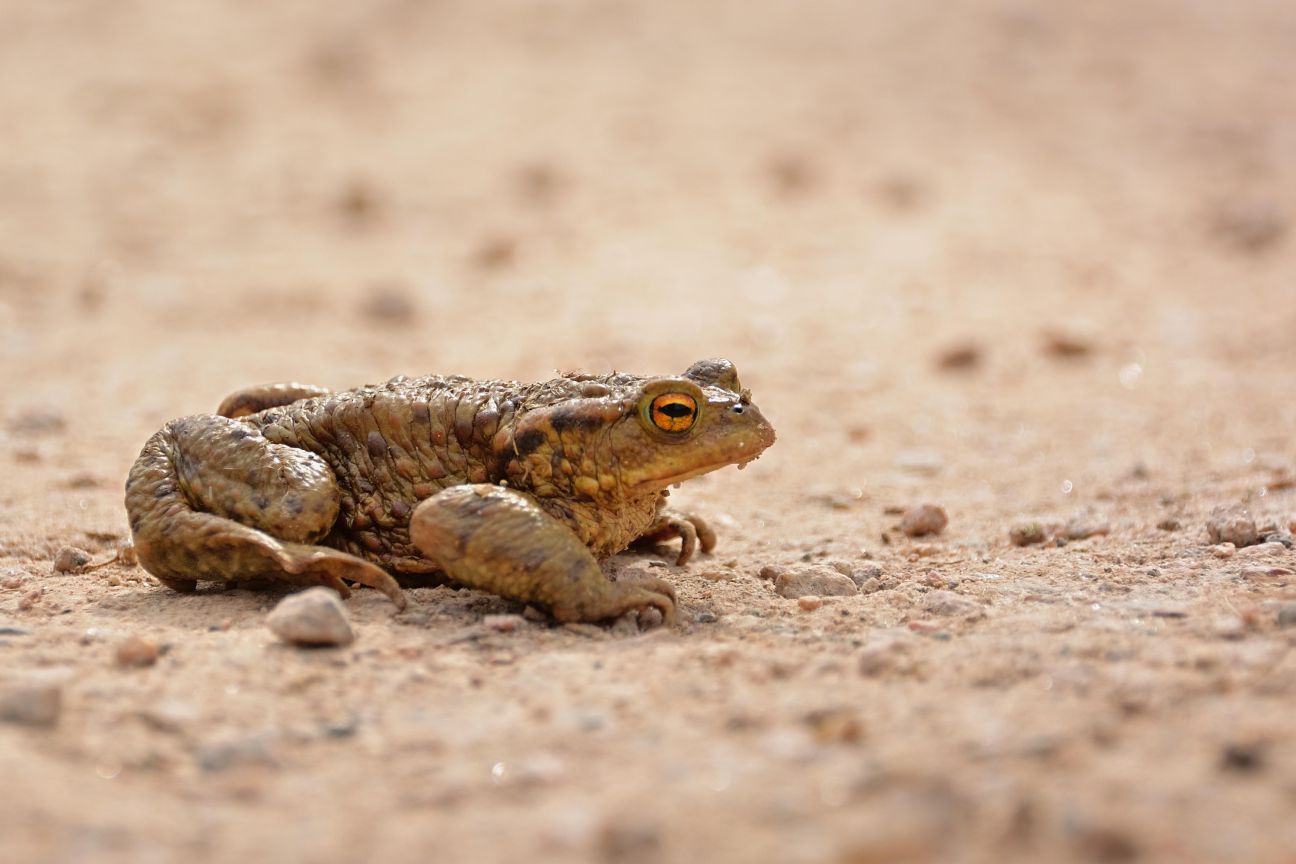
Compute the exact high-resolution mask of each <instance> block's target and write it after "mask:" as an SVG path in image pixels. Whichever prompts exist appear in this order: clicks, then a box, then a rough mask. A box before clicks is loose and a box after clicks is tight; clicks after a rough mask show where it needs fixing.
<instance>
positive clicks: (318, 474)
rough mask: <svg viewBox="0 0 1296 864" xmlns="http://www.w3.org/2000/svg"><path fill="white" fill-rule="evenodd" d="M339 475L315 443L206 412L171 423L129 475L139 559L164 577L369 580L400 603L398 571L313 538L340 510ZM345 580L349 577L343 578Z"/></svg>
mask: <svg viewBox="0 0 1296 864" xmlns="http://www.w3.org/2000/svg"><path fill="white" fill-rule="evenodd" d="M338 502H339V492H338V487H337V480H336V479H335V478H334V476H333V472H332V470H331V469H329V467H328V465H326V464H325V463H324V461H323V460H322V459H320V458H319V457H318V456H316V455H315V454H313V453H308V452H306V451H304V450H297V449H294V448H292V447H285V446H282V445H279V444H272V443H270V442H269V441H267V440H266V439H265V437H264V436H262V435H261V433H260V432H258V431H257V430H255V429H252V428H250V427H248V426H245V425H244V424H242V423H239V422H237V421H235V420H229V419H226V418H224V417H216V416H212V415H206V416H198V417H186V418H183V419H181V420H175V421H172V422H171V423H168V424H167V425H166V427H165V428H163V430H162V431H161V432H159V433H158V434H156V435H154V436H153V437H152V438H151V439H150V440H149V442H148V444H146V445H145V447H144V452H143V453H141V454H140V458H139V460H138V461H137V462H136V463H135V466H134V467H133V468H132V469H131V473H130V476H129V478H128V479H127V481H126V505H127V509H128V512H130V514H131V533H132V535H133V537H134V543H135V553H136V555H137V556H138V558H139V562H140V564H142V565H143V566H144V569H146V570H148V571H149V572H150V573H152V574H153V575H154V576H156V577H157V578H158V580H159V581H161V582H162V584H164V585H167V586H169V587H171V588H174V589H176V590H178V591H192V590H193V589H194V587H195V585H196V584H197V582H198V581H199V580H215V581H219V582H243V581H249V580H255V579H271V580H274V581H278V582H285V583H288V584H291V585H298V586H303V587H305V586H310V585H327V586H328V587H330V588H333V589H335V590H337V591H338V593H340V594H342V595H343V596H344V597H345V596H347V595H348V594H349V593H350V592H349V590H348V589H347V586H346V581H350V582H357V583H359V584H361V585H368V586H369V587H371V588H375V589H377V590H379V591H381V592H382V593H383V594H385V595H387V596H388V597H390V598H391V599H392V602H394V603H395V604H396V605H397V607H399V608H402V609H403V608H404V607H405V595H404V593H403V592H402V591H401V589H400V586H399V585H398V584H396V580H395V579H393V578H392V577H391V575H389V574H388V573H387V572H386V571H384V570H383V569H382V568H380V567H378V566H376V565H374V564H370V563H369V562H367V561H365V560H363V559H361V558H357V557H356V556H354V555H348V554H347V553H345V552H339V551H338V550H336V549H329V548H326V547H323V546H317V545H314V544H315V542H316V541H318V540H319V539H320V538H322V537H323V536H324V535H325V534H326V533H327V532H328V530H329V526H331V525H332V524H333V523H334V521H336V519H337V514H338V507H339V503H338ZM344 580H346V581H344Z"/></svg>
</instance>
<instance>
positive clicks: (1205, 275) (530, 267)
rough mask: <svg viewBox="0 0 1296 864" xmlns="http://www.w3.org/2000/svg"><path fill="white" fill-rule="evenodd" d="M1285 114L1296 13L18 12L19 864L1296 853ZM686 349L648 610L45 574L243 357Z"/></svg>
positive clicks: (154, 2) (99, 522) (662, 365)
mask: <svg viewBox="0 0 1296 864" xmlns="http://www.w3.org/2000/svg"><path fill="white" fill-rule="evenodd" d="M1294 91H1296V14H1293V12H1292V8H1291V4H1290V3H1289V2H1280V0H1247V2H1235V3H1174V2H1169V0H1148V2H1143V3H1137V4H1134V3H1116V2H1098V3H1081V2H1070V3H1050V4H1035V3H1026V2H1010V0H977V2H966V3H960V4H957V5H951V4H948V3H941V2H936V0H919V2H909V3H884V2H872V0H870V2H846V0H839V2H833V0H829V2H824V3H815V4H806V3H797V2H791V0H787V2H759V3H756V2H747V3H737V2H716V3H695V2H682V0H661V2H654V3H629V2H575V0H543V2H542V0H532V2H524V0H510V2H496V3H469V2H440V3H419V2H413V0H380V2H374V3H368V4H320V3H308V2H303V0H276V2H261V3H248V2H237V0H221V2H211V3H200V2H162V0H122V2H116V3H91V2H73V3H22V2H17V0H12V2H5V3H3V4H0V116H2V117H3V130H4V131H3V135H2V137H0V190H3V194H0V333H3V340H0V375H2V376H3V382H4V397H3V400H0V463H2V464H3V477H4V479H3V481H0V661H2V669H0V715H3V716H5V717H6V718H7V720H6V721H5V722H0V777H2V778H3V781H0V849H3V854H2V855H0V857H3V858H4V860H6V861H12V862H172V861H186V862H207V861H239V862H246V864H251V862H261V861H280V862H281V861H294V862H312V864H314V862H319V864H326V862H350V861H357V862H358V861H383V862H398V864H400V862H423V861H445V862H453V861H484V862H490V861H501V862H504V861H509V862H517V861H547V860H553V861H599V862H647V861H678V862H692V861H741V862H755V861H770V862H806V864H817V862H840V864H863V862H882V861H898V860H937V859H940V860H951V861H1005V860H1023V861H1027V860H1029V861H1041V860H1095V861H1161V860H1163V861H1220V862H1224V861H1230V862H1237V861H1251V862H1291V861H1293V860H1296V651H1294V650H1293V646H1296V605H1293V604H1296V575H1293V573H1292V571H1293V570H1296V552H1293V551H1291V549H1290V548H1289V547H1288V546H1286V545H1284V544H1285V543H1287V542H1289V540H1287V539H1286V538H1287V535H1289V534H1290V533H1291V532H1292V530H1293V528H1294V527H1296V526H1293V525H1292V521H1293V519H1294V518H1296V441H1293V430H1296V399H1294V398H1293V392H1294V390H1293V383H1296V377H1294V375H1293V369H1294V368H1296V339H1294V338H1293V333H1296V238H1294V237H1293V236H1292V234H1293V226H1292V220H1293V214H1296V160H1294V159H1293V158H1292V154H1293V153H1294V152H1296V112H1293V111H1292V98H1293V97H1292V94H1293V92H1294ZM711 356H726V357H729V358H731V359H732V360H733V361H734V362H735V363H736V364H737V365H738V368H739V370H740V371H741V373H742V376H743V379H744V383H746V384H747V385H748V386H750V387H751V388H752V390H753V392H754V396H755V401H756V402H757V403H758V404H759V405H760V406H761V407H762V409H763V410H764V411H765V413H766V414H767V416H769V417H770V418H771V419H772V421H773V422H774V424H775V426H776V427H777V429H778V432H779V442H778V444H777V445H776V446H775V447H774V448H773V449H771V450H770V451H769V452H768V453H767V454H766V455H765V456H764V457H763V458H762V459H760V460H759V461H758V462H756V463H755V464H753V465H752V466H750V468H748V470H746V471H745V472H742V473H739V472H737V471H734V470H727V471H724V472H720V473H717V474H714V475H710V476H708V477H706V478H703V479H699V480H696V481H693V482H690V483H688V484H686V485H685V486H684V487H683V488H682V489H681V490H680V491H678V492H676V493H675V495H674V498H673V499H672V500H673V501H675V502H677V503H678V504H680V505H683V506H686V507H688V508H691V509H693V510H696V511H698V512H700V513H702V514H704V515H706V516H708V517H709V518H711V519H712V520H713V522H714V523H715V524H716V526H717V528H718V529H719V532H720V534H721V545H720V547H719V548H718V549H717V550H716V553H715V554H714V555H711V556H708V557H703V558H702V559H700V560H697V561H695V562H693V563H691V564H689V565H688V566H686V567H683V568H676V567H675V566H673V565H672V564H670V563H669V558H668V557H662V556H650V555H631V556H623V557H621V558H619V559H617V560H615V561H614V562H613V564H612V567H613V568H614V569H625V568H632V569H641V570H652V572H653V573H655V574H657V575H662V576H664V577H665V578H668V579H670V580H672V581H673V582H674V584H675V585H676V586H677V588H678V592H679V596H680V599H681V609H682V613H683V614H682V618H683V619H684V620H683V623H682V624H681V626H680V627H678V628H677V629H675V630H670V631H664V630H657V631H650V632H647V633H645V634H642V635H639V634H636V633H630V632H627V630H626V628H615V627H614V628H597V629H595V628H589V627H577V628H563V627H555V626H552V625H551V624H548V623H545V622H531V621H528V622H526V623H525V624H524V625H523V626H521V627H519V628H517V629H515V630H514V631H513V632H500V631H499V630H497V629H493V628H492V627H491V626H489V625H488V623H486V622H485V616H487V615H497V614H517V613H520V612H521V611H523V610H522V609H521V608H520V607H518V606H516V605H515V604H511V603H508V602H505V601H502V600H499V599H496V598H493V597H490V596H486V595H482V594H477V593H474V592H470V591H456V590H452V589H450V588H445V587H442V588H435V589H419V590H416V591H414V592H412V594H411V600H412V603H411V608H410V610H409V611H407V612H405V613H402V614H394V611H393V608H392V606H391V604H390V603H389V602H388V601H386V600H385V599H384V598H382V597H381V596H378V595H376V594H375V593H374V592H372V591H358V592H357V594H356V596H355V597H354V598H353V599H352V600H350V601H349V604H348V606H349V609H350V612H351V615H352V619H353V624H354V628H355V632H356V641H355V642H354V644H353V645H351V646H349V647H347V648H344V649H337V650H325V651H303V650H299V649H295V648H291V647H288V646H286V645H284V644H282V643H280V642H279V641H278V640H277V639H275V637H274V636H273V635H272V634H271V633H270V632H269V630H267V628H266V626H265V617H266V613H267V611H268V610H269V609H270V608H272V607H273V605H274V603H275V602H277V600H278V599H280V596H281V595H278V594H274V593H266V592H263V591H251V590H233V591H216V590H214V589H211V590H204V591H202V592H200V593H198V594H196V595H189V596H183V595H179V594H176V593H173V592H171V591H169V590H167V589H165V588H163V587H161V586H160V585H158V584H157V583H156V582H155V581H154V580H152V579H151V578H150V577H148V576H147V574H145V573H144V572H143V571H141V570H139V569H138V568H133V567H128V566H125V565H123V564H120V563H114V564H108V565H105V566H102V567H99V568H97V569H93V570H89V571H82V572H76V570H75V569H74V570H72V571H66V572H55V571H54V569H53V562H54V559H55V557H56V555H57V553H58V551H59V550H60V549H61V548H62V547H65V546H74V547H78V548H81V549H84V550H86V551H87V552H89V553H90V554H91V555H92V556H93V562H94V563H99V562H103V561H106V560H108V559H110V558H111V557H112V555H113V551H114V550H115V548H116V547H117V545H118V544H119V543H120V542H121V541H123V540H125V539H127V527H126V520H125V515H124V511H123V506H122V483H123V479H124V477H125V474H126V471H127V469H128V468H129V466H130V464H131V462H132V460H133V458H134V456H135V455H136V454H137V453H138V452H139V448H140V447H141V446H142V444H143V442H144V440H145V439H146V438H147V437H148V435H149V434H151V433H152V432H153V431H154V430H155V429H157V428H158V427H159V426H160V425H161V424H162V423H164V422H165V421H166V420H168V419H170V418H172V417H176V416H181V415H185V414H192V413H199V412H205V411H210V410H213V409H214V408H215V406H216V405H217V404H218V402H219V401H220V399H221V398H222V397H223V396H225V395H226V393H228V392H229V391H231V390H234V389H237V388H239V387H242V386H245V385H248V384H253V383H260V382H266V381H275V380H284V379H298V380H304V381H308V382H312V383H319V384H323V385H328V386H331V387H348V386H354V385H357V384H362V383H367V382H375V381H381V380H385V379H386V378H388V377H391V376H393V375H397V374H424V373H429V372H440V373H452V372H453V373H463V374H469V375H475V376H484V377H510V378H518V379H524V380H531V379H537V378H543V377H548V376H550V375H552V374H553V372H554V370H556V369H561V370H568V369H586V370H591V371H600V372H601V371H606V370H609V369H613V368H616V369H624V370H631V371H635V372H642V373H658V372H660V373H676V372H680V371H682V370H683V369H685V368H686V367H687V366H688V365H689V364H690V363H691V362H693V361H694V360H697V359H700V358H703V357H711ZM923 502H928V503H931V504H935V505H938V506H940V507H941V508H943V510H944V511H945V512H946V514H947V516H948V525H947V527H945V529H944V531H943V532H942V533H940V534H939V535H933V536H927V537H914V538H911V537H909V536H907V535H906V534H905V533H904V532H902V531H901V530H900V529H899V526H900V523H901V520H902V514H903V511H904V510H905V509H906V508H908V507H911V506H913V505H916V504H920V503H923ZM1218 507H1243V508H1246V510H1247V512H1248V514H1249V518H1250V519H1251V520H1253V521H1254V523H1256V524H1255V527H1256V530H1257V531H1258V532H1259V533H1260V534H1261V535H1266V534H1267V535H1270V536H1271V537H1272V539H1271V541H1270V542H1268V543H1261V544H1259V545H1251V546H1246V547H1243V548H1234V547H1233V546H1221V545H1218V544H1215V543H1212V541H1211V539H1210V538H1209V537H1208V535H1207V528H1206V526H1207V522H1208V520H1209V519H1210V518H1211V514H1212V512H1213V511H1214V510H1215V509H1216V508H1218ZM1032 526H1033V528H1034V530H1036V531H1037V536H1038V537H1039V539H1043V540H1044V541H1045V542H1043V543H1039V544H1032V545H1026V546H1017V545H1014V544H1013V542H1012V541H1011V540H1010V532H1012V531H1013V529H1014V528H1017V529H1018V537H1019V539H1034V538H1031V537H1029V536H1028V535H1029V533H1030V530H1028V529H1032ZM1084 535H1092V536H1087V537H1086V536H1084ZM1259 539H1263V536H1262V537H1261V538H1259ZM769 568H773V569H769ZM778 568H783V570H782V571H780V570H779V569H778ZM789 568H790V569H789ZM814 568H818V569H814ZM762 570H765V573H766V575H767V576H778V575H779V573H780V572H782V574H783V578H782V581H781V582H777V583H776V581H775V580H773V579H770V578H762V576H761V572H762ZM827 574H832V575H837V576H845V577H847V578H848V579H849V587H848V588H843V583H842V581H841V580H840V579H837V580H833V579H832V578H831V576H829V575H827ZM808 576H813V577H817V578H818V579H819V580H820V587H813V590H814V591H817V592H823V591H824V590H825V589H824V587H822V585H828V584H830V583H831V584H832V585H835V586H836V587H837V588H838V589H840V590H844V591H847V592H848V593H846V594H844V595H841V596H824V597H818V596H817V595H816V596H815V597H809V598H795V597H784V596H781V595H780V594H779V593H776V590H775V587H776V584H778V585H781V586H782V587H783V590H784V593H789V594H795V593H796V591H795V590H794V586H795V583H796V581H797V579H798V578H807V577H808ZM789 583H793V584H791V585H789ZM857 584H858V585H860V586H862V587H860V588H858V589H857V590H856V585H857ZM492 620H494V619H492ZM132 637H137V638H138V639H139V640H143V645H144V647H143V648H141V647H140V645H139V644H137V645H136V648H135V649H134V650H135V657H136V658H137V659H139V660H140V661H141V662H142V663H145V664H147V663H148V661H149V660H150V659H152V658H151V657H150V656H149V652H150V650H151V649H150V648H149V645H150V644H151V645H152V646H156V648H157V649H158V651H159V652H160V656H158V657H157V658H156V660H155V662H153V663H152V665H141V666H123V665H120V664H119V663H118V661H117V659H116V658H117V655H118V650H119V647H120V646H121V645H122V643H124V642H126V640H128V639H130V638H132ZM20 721H26V722H20Z"/></svg>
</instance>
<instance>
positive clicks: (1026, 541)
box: [1008, 522, 1045, 546]
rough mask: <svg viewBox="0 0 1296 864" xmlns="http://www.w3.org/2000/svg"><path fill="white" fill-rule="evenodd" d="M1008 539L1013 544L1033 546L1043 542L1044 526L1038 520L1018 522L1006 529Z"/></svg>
mask: <svg viewBox="0 0 1296 864" xmlns="http://www.w3.org/2000/svg"><path fill="white" fill-rule="evenodd" d="M1008 539H1009V540H1011V541H1012V544H1013V545H1014V546H1033V545H1035V544H1037V543H1043V542H1044V539H1045V532H1044V526H1043V525H1041V524H1040V523H1038V522H1019V523H1018V524H1016V525H1014V526H1012V528H1009V529H1008Z"/></svg>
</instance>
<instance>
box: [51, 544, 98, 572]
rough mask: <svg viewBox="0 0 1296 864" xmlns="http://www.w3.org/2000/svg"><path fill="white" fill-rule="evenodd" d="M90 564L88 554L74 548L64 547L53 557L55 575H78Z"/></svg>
mask: <svg viewBox="0 0 1296 864" xmlns="http://www.w3.org/2000/svg"><path fill="white" fill-rule="evenodd" d="M89 563H90V553H89V552H87V551H85V550H84V549H78V548H77V547H75V546H64V547H63V548H62V549H60V550H58V554H56V555H55V556H54V572H55V573H80V572H81V571H82V570H84V569H85V566H86V565H87V564H89Z"/></svg>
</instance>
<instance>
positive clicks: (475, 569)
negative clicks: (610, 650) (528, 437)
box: [410, 484, 675, 623]
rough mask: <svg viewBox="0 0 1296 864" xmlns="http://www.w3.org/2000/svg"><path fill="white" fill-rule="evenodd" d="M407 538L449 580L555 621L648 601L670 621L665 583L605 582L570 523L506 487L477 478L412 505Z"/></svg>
mask: <svg viewBox="0 0 1296 864" xmlns="http://www.w3.org/2000/svg"><path fill="white" fill-rule="evenodd" d="M410 539H411V540H413V541H414V545H415V546H417V547H418V548H419V551H420V552H422V553H423V554H424V555H426V556H427V557H428V558H429V559H431V560H432V562H433V563H435V564H436V565H437V566H439V567H441V568H442V569H444V570H445V572H446V575H448V576H449V577H450V578H451V579H453V580H454V581H456V582H459V583H461V584H464V585H467V586H469V587H472V588H481V589H482V590H485V591H490V592H491V593H493V594H499V595H500V596H502V597H508V598H510V599H513V600H522V601H524V602H527V603H538V604H540V605H543V606H546V607H548V608H549V609H550V611H552V612H553V615H554V617H555V618H557V619H558V620H559V621H599V620H602V619H605V618H615V617H618V616H620V615H622V614H624V613H625V612H629V611H631V610H634V609H640V610H642V609H647V608H649V607H654V608H656V609H658V610H659V611H660V612H661V614H662V617H663V618H664V619H665V620H666V622H667V623H673V622H674V620H675V591H674V589H673V588H671V586H670V585H669V584H668V583H666V582H663V581H661V580H660V579H645V580H639V581H634V582H610V581H608V579H607V577H606V576H604V575H603V573H602V571H601V570H599V566H598V562H597V561H595V560H594V556H593V555H591V554H590V551H589V549H587V548H585V545H584V544H583V543H581V541H580V539H579V538H578V537H577V536H576V534H575V533H573V532H572V530H571V529H570V528H568V527H567V526H566V525H564V524H563V523H562V522H561V521H559V520H558V519H555V518H554V517H553V516H550V515H549V514H548V513H546V512H544V510H542V509H540V507H539V505H537V504H536V502H535V501H534V500H532V499H531V498H529V497H527V496H526V495H523V494H521V493H518V492H515V491H513V490H511V489H505V488H502V487H499V486H491V485H488V484H478V485H467V486H452V487H450V488H449V489H445V490H443V491H441V492H438V493H437V494H436V495H433V496H432V497H431V498H429V499H427V500H426V501H424V502H423V503H422V504H420V505H419V506H418V508H417V509H416V510H415V511H414V515H413V517H412V518H411V520H410Z"/></svg>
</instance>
